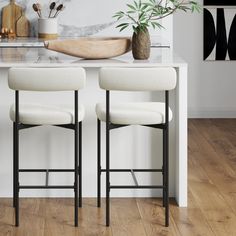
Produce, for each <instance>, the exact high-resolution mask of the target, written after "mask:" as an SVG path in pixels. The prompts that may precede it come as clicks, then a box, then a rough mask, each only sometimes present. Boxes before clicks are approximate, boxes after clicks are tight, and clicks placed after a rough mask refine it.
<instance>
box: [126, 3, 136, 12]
mask: <svg viewBox="0 0 236 236" xmlns="http://www.w3.org/2000/svg"><path fill="white" fill-rule="evenodd" d="M126 5H127V6H128V7H129V8H130V9H132V10H134V11H136V10H137V9H136V8H135V7H134V6H132V5H130V4H126Z"/></svg>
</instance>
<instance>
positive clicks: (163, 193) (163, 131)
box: [162, 130, 166, 207]
mask: <svg viewBox="0 0 236 236" xmlns="http://www.w3.org/2000/svg"><path fill="white" fill-rule="evenodd" d="M162 134H163V135H162V136H163V139H162V142H163V159H162V178H163V179H162V184H163V186H165V184H166V180H165V178H166V171H165V170H166V168H165V167H166V164H165V161H166V147H165V143H166V142H165V130H162ZM165 191H166V190H165V188H163V190H162V204H163V207H164V206H165V205H166V204H165V198H166V197H165Z"/></svg>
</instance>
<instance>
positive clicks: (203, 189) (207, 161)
mask: <svg viewBox="0 0 236 236" xmlns="http://www.w3.org/2000/svg"><path fill="white" fill-rule="evenodd" d="M190 127H191V128H192V129H193V130H194V131H195V132H194V133H192V135H191V136H190V137H189V139H193V140H192V142H195V143H197V144H198V147H199V148H198V151H193V152H190V153H189V158H193V159H194V160H195V161H196V163H197V166H198V168H196V169H194V168H192V169H191V174H192V175H195V176H198V175H204V176H203V177H200V179H209V180H208V182H202V181H192V182H190V187H189V188H190V191H191V192H192V194H193V196H194V199H195V200H196V202H197V203H198V205H199V207H200V209H201V210H202V212H203V214H204V216H205V217H206V219H207V221H208V223H209V224H210V226H211V228H212V230H213V231H214V232H215V234H216V235H236V230H235V222H236V216H235V214H234V212H233V210H232V208H231V206H230V205H229V204H228V203H227V201H226V200H225V198H224V195H223V194H222V192H221V191H220V190H219V187H218V186H217V184H218V183H219V182H218V181H221V180H222V179H223V181H226V182H227V181H228V179H230V180H231V181H232V180H236V179H235V173H234V171H233V170H232V167H231V166H229V165H228V164H227V163H225V162H222V160H221V159H220V158H219V155H218V153H217V152H215V150H214V148H213V147H212V146H211V145H210V144H209V143H208V142H207V140H206V139H205V138H204V137H203V136H202V135H201V131H202V130H201V129H200V128H199V126H194V122H192V123H191V124H190ZM199 170H201V172H199Z"/></svg>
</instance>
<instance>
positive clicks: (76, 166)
mask: <svg viewBox="0 0 236 236" xmlns="http://www.w3.org/2000/svg"><path fill="white" fill-rule="evenodd" d="M74 116H75V130H74V132H75V133H74V135H75V136H74V138H75V140H74V142H75V144H74V145H75V153H74V154H75V166H74V168H75V169H74V171H75V173H74V174H75V177H74V178H75V179H74V182H75V183H74V185H75V186H74V191H75V196H74V208H75V209H74V210H75V227H77V226H78V174H79V168H78V133H79V132H78V128H79V125H78V91H75V113H74Z"/></svg>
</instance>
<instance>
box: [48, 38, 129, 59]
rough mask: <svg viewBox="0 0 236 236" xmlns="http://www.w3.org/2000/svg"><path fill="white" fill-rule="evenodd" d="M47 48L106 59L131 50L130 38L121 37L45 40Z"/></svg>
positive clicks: (79, 55) (73, 54)
mask: <svg viewBox="0 0 236 236" xmlns="http://www.w3.org/2000/svg"><path fill="white" fill-rule="evenodd" d="M44 46H45V48H47V49H50V50H53V51H57V52H62V53H65V54H67V55H71V56H75V57H80V58H84V59H106V58H111V57H116V56H120V55H122V54H124V53H126V52H128V51H130V50H131V39H130V38H123V37H122V38H121V37H107V38H104V37H103V38H95V37H94V38H93V37H91V38H79V39H66V40H51V41H45V42H44Z"/></svg>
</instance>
